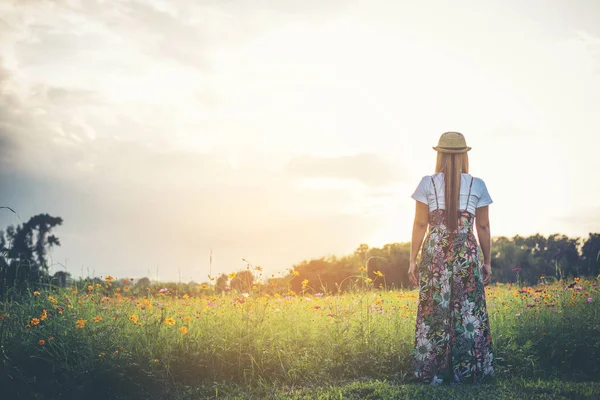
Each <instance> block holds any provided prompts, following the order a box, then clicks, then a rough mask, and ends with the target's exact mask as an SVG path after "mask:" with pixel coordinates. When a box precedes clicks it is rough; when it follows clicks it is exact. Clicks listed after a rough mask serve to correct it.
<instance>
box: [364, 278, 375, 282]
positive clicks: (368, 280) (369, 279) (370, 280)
mask: <svg viewBox="0 0 600 400" xmlns="http://www.w3.org/2000/svg"><path fill="white" fill-rule="evenodd" d="M365 282H367V283H371V282H373V279H371V278H367V279H365Z"/></svg>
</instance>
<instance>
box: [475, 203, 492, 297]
mask: <svg viewBox="0 0 600 400" xmlns="http://www.w3.org/2000/svg"><path fill="white" fill-rule="evenodd" d="M475 226H476V228H477V237H478V238H479V245H480V246H481V251H482V252H483V284H484V285H487V284H488V283H490V281H491V279H492V265H491V264H492V253H491V247H492V236H491V234H490V215H489V207H488V206H485V207H479V208H478V209H477V210H476V211H475Z"/></svg>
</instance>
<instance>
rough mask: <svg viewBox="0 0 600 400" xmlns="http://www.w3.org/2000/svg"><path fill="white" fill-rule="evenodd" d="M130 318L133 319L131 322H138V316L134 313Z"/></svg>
mask: <svg viewBox="0 0 600 400" xmlns="http://www.w3.org/2000/svg"><path fill="white" fill-rule="evenodd" d="M129 319H130V320H131V322H133V323H134V324H137V322H138V316H137V315H135V314H133V315H131V316H130V317H129Z"/></svg>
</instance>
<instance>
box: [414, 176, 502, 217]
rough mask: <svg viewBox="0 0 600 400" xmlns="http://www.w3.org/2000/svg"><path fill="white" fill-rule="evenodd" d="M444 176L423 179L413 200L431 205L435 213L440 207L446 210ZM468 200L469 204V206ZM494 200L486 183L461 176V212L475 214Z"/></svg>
mask: <svg viewBox="0 0 600 400" xmlns="http://www.w3.org/2000/svg"><path fill="white" fill-rule="evenodd" d="M432 177H433V181H434V182H435V190H434V188H433V182H432V181H431V178H432ZM471 179H472V180H473V186H471ZM469 186H471V196H470V198H469ZM436 191H437V203H436V201H435V193H436ZM444 192H445V186H444V174H443V173H442V172H440V173H437V174H434V175H431V176H430V175H427V176H424V177H423V179H421V182H420V183H419V186H417V189H416V190H415V192H414V193H413V195H412V196H411V197H412V198H413V199H415V200H417V201H420V202H421V203H425V204H427V205H429V211H433V210H435V209H437V208H438V207H439V208H440V209H442V210H445V209H446V206H445V201H444ZM467 200H468V201H469V204H467ZM492 202H493V201H492V198H491V197H490V194H489V193H488V190H487V187H486V186H485V182H484V181H483V180H482V179H480V178H474V177H472V176H471V175H469V174H461V179H460V194H459V210H461V211H462V210H465V209H466V210H467V211H468V212H470V213H471V214H475V210H476V209H477V208H479V207H484V206H487V205H488V204H492Z"/></svg>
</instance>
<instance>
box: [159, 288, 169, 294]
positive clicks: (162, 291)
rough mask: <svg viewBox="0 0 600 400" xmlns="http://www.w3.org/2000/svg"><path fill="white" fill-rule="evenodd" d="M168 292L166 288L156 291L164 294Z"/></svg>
mask: <svg viewBox="0 0 600 400" xmlns="http://www.w3.org/2000/svg"><path fill="white" fill-rule="evenodd" d="M168 291H169V289H167V288H162V289H160V290H159V291H158V293H165V292H168Z"/></svg>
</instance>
